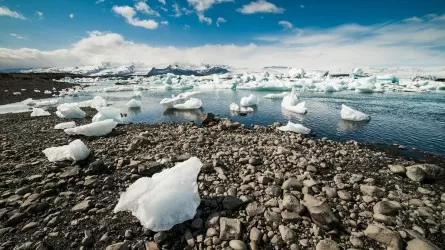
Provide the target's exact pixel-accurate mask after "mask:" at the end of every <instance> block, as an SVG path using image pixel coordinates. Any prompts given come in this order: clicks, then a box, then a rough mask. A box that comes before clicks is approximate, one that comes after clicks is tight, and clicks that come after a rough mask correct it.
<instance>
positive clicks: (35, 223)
mask: <svg viewBox="0 0 445 250" xmlns="http://www.w3.org/2000/svg"><path fill="white" fill-rule="evenodd" d="M38 225H39V223H37V222H34V221H33V222H29V223H28V224H26V225H25V226H24V227H23V228H22V232H23V231H27V230H29V229H32V228H35V227H37V226H38Z"/></svg>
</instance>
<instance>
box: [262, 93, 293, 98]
mask: <svg viewBox="0 0 445 250" xmlns="http://www.w3.org/2000/svg"><path fill="white" fill-rule="evenodd" d="M288 94H289V92H283V93H280V94H267V95H265V96H264V98H267V99H281V98H283V97H285V96H287V95H288Z"/></svg>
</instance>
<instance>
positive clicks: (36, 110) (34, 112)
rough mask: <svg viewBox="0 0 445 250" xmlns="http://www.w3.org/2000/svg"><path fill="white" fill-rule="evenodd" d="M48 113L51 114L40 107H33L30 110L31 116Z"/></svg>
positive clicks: (46, 114)
mask: <svg viewBox="0 0 445 250" xmlns="http://www.w3.org/2000/svg"><path fill="white" fill-rule="evenodd" d="M48 115H51V114H50V113H49V112H48V111H46V110H44V109H42V108H33V109H32V112H31V117H37V116H48Z"/></svg>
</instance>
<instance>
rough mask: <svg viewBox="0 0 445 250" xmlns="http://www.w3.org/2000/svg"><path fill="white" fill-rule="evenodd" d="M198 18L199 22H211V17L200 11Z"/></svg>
mask: <svg viewBox="0 0 445 250" xmlns="http://www.w3.org/2000/svg"><path fill="white" fill-rule="evenodd" d="M198 19H199V21H200V22H201V23H207V24H208V25H210V24H212V18H210V17H206V16H204V14H202V13H198Z"/></svg>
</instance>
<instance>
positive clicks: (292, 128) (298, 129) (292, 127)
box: [278, 121, 311, 135]
mask: <svg viewBox="0 0 445 250" xmlns="http://www.w3.org/2000/svg"><path fill="white" fill-rule="evenodd" d="M278 129H279V130H281V131H285V132H295V133H300V134H305V135H307V134H309V133H310V132H311V130H310V129H309V128H306V127H305V126H303V125H301V124H299V123H292V122H290V121H289V122H288V123H287V124H286V126H281V127H278Z"/></svg>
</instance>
